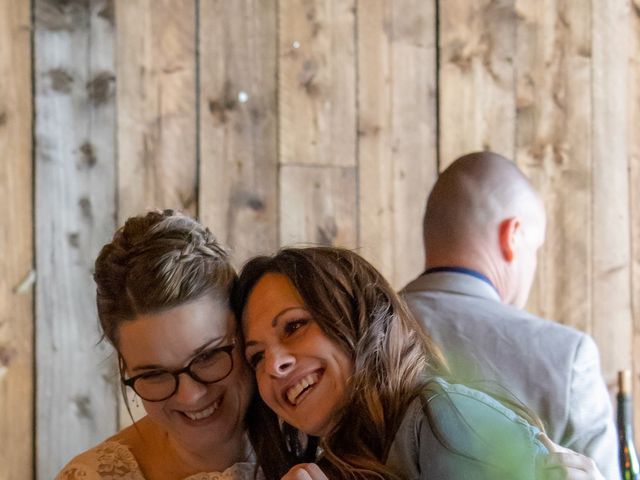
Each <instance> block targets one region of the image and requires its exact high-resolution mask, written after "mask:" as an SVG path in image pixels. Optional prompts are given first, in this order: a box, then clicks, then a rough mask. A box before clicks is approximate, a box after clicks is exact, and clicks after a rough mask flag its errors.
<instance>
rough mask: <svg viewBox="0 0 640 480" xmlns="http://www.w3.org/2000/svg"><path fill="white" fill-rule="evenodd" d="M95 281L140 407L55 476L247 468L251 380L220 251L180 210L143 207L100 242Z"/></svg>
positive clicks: (192, 478)
mask: <svg viewBox="0 0 640 480" xmlns="http://www.w3.org/2000/svg"><path fill="white" fill-rule="evenodd" d="M94 279H95V281H96V284H97V307H98V316H99V320H100V326H101V328H102V331H103V335H104V337H106V338H107V340H108V341H109V342H110V343H111V344H112V345H113V346H114V348H115V350H116V352H117V355H118V360H119V366H120V375H121V378H122V381H123V389H124V386H125V385H126V386H128V387H130V388H132V389H133V390H134V391H135V392H136V394H137V395H138V396H139V397H140V398H141V400H142V403H143V405H144V409H145V411H146V413H147V415H146V416H145V417H144V418H142V419H141V420H139V421H137V422H135V423H134V425H132V426H130V427H128V428H125V429H124V430H122V431H120V432H118V433H117V434H116V435H114V436H113V437H111V438H109V439H107V440H105V441H104V442H103V443H101V444H99V445H98V446H96V447H94V448H92V449H90V450H88V451H86V452H84V453H82V454H80V455H79V456H78V457H76V458H74V459H73V460H72V461H71V462H70V463H69V464H68V465H67V466H66V467H65V468H64V469H63V470H62V471H61V472H60V473H59V474H58V477H57V478H58V479H84V480H89V479H100V478H105V479H106V478H108V479H127V480H156V479H182V480H187V479H188V480H223V479H224V480H227V479H230V480H231V479H233V480H244V479H250V478H254V470H255V464H254V461H253V458H252V451H251V448H250V446H249V443H248V441H247V437H246V435H245V424H244V417H245V413H246V410H247V407H248V404H249V399H250V397H251V394H252V392H253V383H252V380H251V377H250V374H249V372H248V370H247V368H246V366H245V363H244V361H243V347H242V345H240V344H239V341H238V336H237V332H236V322H235V319H234V317H233V315H232V313H231V311H230V309H229V306H228V304H229V294H230V291H231V288H232V287H233V285H234V283H235V281H236V273H235V271H234V269H233V267H232V265H231V263H230V261H229V256H228V254H227V252H226V251H225V249H224V248H223V247H222V246H221V245H220V244H219V243H218V242H217V241H216V239H215V238H214V237H213V235H212V234H211V232H209V230H208V229H206V228H205V227H203V226H202V225H200V224H199V223H198V222H196V221H195V220H193V219H191V218H189V217H187V216H185V215H182V214H180V213H176V212H174V211H171V210H165V211H163V212H150V213H148V214H147V215H144V216H137V217H132V218H130V219H129V220H127V222H126V223H125V225H124V226H123V227H122V228H121V229H119V230H118V231H117V232H116V233H115V235H114V237H113V240H112V241H111V242H110V243H108V244H106V245H105V246H104V247H103V249H102V251H101V252H100V255H99V256H98V259H97V260H96V264H95V275H94ZM125 398H126V397H125Z"/></svg>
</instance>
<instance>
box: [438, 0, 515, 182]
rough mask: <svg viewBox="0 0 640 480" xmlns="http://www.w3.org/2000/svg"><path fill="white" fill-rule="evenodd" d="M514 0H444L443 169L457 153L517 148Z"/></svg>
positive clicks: (508, 154) (441, 72) (507, 151)
mask: <svg viewBox="0 0 640 480" xmlns="http://www.w3.org/2000/svg"><path fill="white" fill-rule="evenodd" d="M513 6H514V0H498V1H492V0H471V1H470V0H446V1H440V18H439V24H440V28H439V30H440V69H439V76H440V118H439V122H440V171H442V170H444V168H446V167H447V166H448V165H449V164H450V163H451V162H453V161H454V160H455V159H456V158H458V157H459V156H461V155H464V154H466V153H470V152H472V151H478V150H492V151H495V152H497V153H499V154H501V155H504V156H506V157H508V158H513V155H514V153H515V145H514V143H515V98H514V72H513V62H514V57H515V51H514V49H515V18H514V8H513Z"/></svg>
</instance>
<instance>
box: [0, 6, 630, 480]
mask: <svg viewBox="0 0 640 480" xmlns="http://www.w3.org/2000/svg"><path fill="white" fill-rule="evenodd" d="M408 13H409V14H408ZM30 32H31V35H32V40H33V51H31V42H30ZM639 48H640V1H638V0H498V1H490V0H446V1H438V0H304V1H303V0H238V1H235V0H234V1H224V0H153V1H152V0H65V1H61V0H31V2H28V1H26V0H24V1H19V2H15V1H13V0H0V152H1V153H2V154H3V155H2V157H3V158H2V159H1V160H0V200H2V201H3V202H4V205H5V212H6V214H4V215H2V216H1V217H0V249H2V251H3V252H6V251H8V252H10V254H9V255H3V256H0V267H1V268H2V272H3V276H2V279H0V438H1V439H2V445H3V446H4V445H8V448H7V447H5V448H3V449H1V450H0V478H1V479H5V478H6V479H12V480H13V479H20V480H22V479H25V478H35V477H37V478H41V479H47V478H53V476H54V475H55V473H56V471H57V470H58V469H59V468H60V467H61V466H62V465H63V464H64V463H65V462H66V461H67V460H69V458H70V457H71V456H72V455H74V454H75V453H78V452H79V451H81V450H83V449H85V448H87V447H89V446H91V445H93V444H95V443H96V442H98V441H99V440H101V439H102V438H104V437H106V436H108V435H110V434H111V433H113V432H114V431H115V430H116V429H118V428H120V427H121V426H122V425H125V424H126V423H128V421H129V420H128V419H127V414H126V413H125V411H124V409H123V408H122V402H121V401H120V400H119V399H118V393H117V389H116V372H115V369H114V362H113V355H112V354H111V350H110V349H109V348H108V347H107V346H106V345H102V344H100V345H98V346H96V342H97V340H98V337H99V333H98V330H97V322H96V315H95V307H94V294H93V287H92V281H91V271H92V265H93V260H94V258H95V256H96V255H97V253H98V250H99V248H100V246H101V245H102V244H103V243H104V242H105V241H107V240H108V239H109V237H110V235H111V233H112V232H113V229H114V228H115V227H116V225H120V224H121V223H122V222H124V220H125V219H126V218H127V217H128V216H129V215H131V214H134V213H136V212H140V211H143V210H145V209H147V208H152V207H173V208H180V209H182V210H185V211H187V212H189V213H191V214H194V215H197V216H199V217H200V218H201V219H202V221H203V222H204V223H205V224H207V225H209V226H210V227H211V229H212V230H213V231H214V232H215V233H216V235H217V236H218V237H219V238H220V239H221V240H222V241H224V242H226V243H228V244H229V245H230V246H231V247H232V248H233V250H234V253H235V258H236V263H237V265H238V266H240V265H241V264H242V262H243V261H244V260H246V259H247V258H249V257H250V256H252V255H254V254H257V253H265V252H271V251H273V250H274V249H275V248H277V247H278V246H279V245H282V244H290V243H295V242H305V243H333V244H338V245H342V246H346V247H351V248H357V249H359V251H360V252H361V253H362V254H363V255H365V256H366V257H367V258H369V259H370V260H371V261H372V262H373V263H374V264H375V265H377V266H378V267H379V268H380V269H381V270H382V271H383V272H384V273H385V274H386V275H387V276H388V277H389V278H390V279H391V281H392V283H393V284H394V285H395V286H397V287H398V288H400V287H401V286H402V285H404V284H405V283H406V282H407V281H409V280H410V279H411V278H413V277H414V276H415V275H416V274H418V273H419V272H420V270H421V269H422V264H423V253H422V240H421V231H420V230H421V216H422V212H423V208H424V202H425V199H426V196H427V193H428V190H429V188H430V187H431V185H432V184H433V182H434V181H435V179H436V177H437V174H438V172H439V171H442V169H443V168H445V167H446V166H447V165H448V164H449V163H451V161H453V160H454V159H455V158H456V157H457V156H459V155H461V154H463V153H466V152H469V151H472V150H479V149H492V150H495V151H497V152H499V153H502V154H504V155H507V156H508V157H510V158H513V159H514V160H515V161H516V162H517V163H518V164H519V165H520V166H521V167H522V168H523V169H524V170H525V171H526V172H527V174H528V175H529V176H530V177H531V178H532V180H533V182H534V183H535V184H536V186H537V187H538V188H539V189H540V191H541V193H542V195H543V197H544V199H545V202H546V206H547V210H548V215H549V227H548V233H547V243H546V245H545V247H544V248H543V250H542V252H541V255H540V259H539V263H540V265H539V271H538V275H537V278H536V282H535V285H534V291H533V293H532V295H531V298H530V302H529V308H530V310H532V311H533V312H535V313H538V314H541V315H543V316H546V317H548V318H552V319H555V320H557V321H559V322H562V323H566V324H568V325H572V326H575V327H577V328H579V329H582V330H585V331H587V332H589V333H591V334H592V335H593V336H594V338H595V339H596V341H597V343H598V345H599V346H600V350H601V355H602V365H603V369H604V373H605V377H606V380H607V382H608V383H609V385H610V386H611V387H612V388H613V382H614V377H615V371H616V370H617V369H619V368H623V367H629V366H631V365H632V364H633V366H634V367H635V368H636V372H637V371H640V361H639V360H637V359H638V358H640V355H638V349H639V348H640V335H638V333H637V332H638V331H640V316H639V315H640V307H639V305H640V267H639V265H640V234H639V232H640V208H639V207H638V205H639V204H640V203H639V202H640V193H639V187H638V185H639V183H638V182H639V181H640V140H639V139H638V137H639V136H638V135H637V134H636V133H635V132H636V131H637V129H638V127H637V125H638V123H639V121H640V113H639V112H640V87H639V86H638V85H639V83H638V82H639V81H640V63H639V61H638V58H640V51H639ZM32 82H33V94H34V95H33V96H32V90H31V85H32ZM32 105H33V112H32ZM32 178H35V182H34V181H33V180H32ZM32 205H34V206H35V208H34V207H32ZM34 280H35V295H33V296H32V287H33V283H34ZM34 358H35V365H34V362H33V359H34ZM636 378H637V377H636ZM637 383H638V382H636V384H637ZM636 388H637V386H636ZM36 392H37V393H36ZM637 393H638V395H637V398H638V399H640V391H637ZM638 405H640V403H638ZM136 414H139V412H137V413H136ZM638 417H640V415H637V416H636V418H637V419H638ZM639 428H640V423H639ZM7 439H8V440H7Z"/></svg>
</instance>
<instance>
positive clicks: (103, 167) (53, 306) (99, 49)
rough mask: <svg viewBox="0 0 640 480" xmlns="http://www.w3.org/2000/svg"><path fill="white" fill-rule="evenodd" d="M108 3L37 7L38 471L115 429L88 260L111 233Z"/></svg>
mask: <svg viewBox="0 0 640 480" xmlns="http://www.w3.org/2000/svg"><path fill="white" fill-rule="evenodd" d="M109 9H110V2H107V1H105V0H96V1H84V2H81V1H77V2H57V1H53V0H38V1H36V2H35V19H36V23H35V40H34V42H35V60H34V68H35V93H36V103H35V108H36V123H35V141H36V164H35V167H36V183H35V188H36V237H35V238H36V245H37V248H36V266H37V275H38V281H37V288H36V325H37V333H38V334H37V342H36V350H37V361H38V370H37V371H38V378H37V411H36V422H37V475H38V477H39V478H53V477H54V476H55V474H56V473H57V471H58V470H59V469H60V468H61V467H62V466H63V465H64V464H65V463H66V462H67V461H68V460H70V459H71V457H72V456H74V455H76V454H77V453H79V452H80V451H82V450H84V449H86V448H88V447H90V446H92V445H94V444H96V443H97V442H99V441H101V440H102V439H104V438H105V437H106V436H108V435H110V434H112V433H113V432H114V431H115V429H116V412H117V408H116V402H115V395H116V393H115V388H114V379H115V369H114V365H113V363H112V362H110V361H108V359H107V355H108V352H107V350H106V349H105V348H104V345H99V346H96V343H97V341H98V339H99V333H98V329H97V320H96V311H95V295H94V286H93V282H92V280H91V272H92V269H93V262H94V259H95V257H96V255H97V253H98V250H99V248H100V247H101V246H102V244H103V243H104V242H105V241H106V240H107V239H108V238H109V237H110V235H111V233H112V231H113V228H114V217H115V199H114V192H115V183H114V176H115V173H114V168H115V160H114V150H113V135H114V128H115V125H114V120H115V117H114V100H113V99H114V88H115V85H114V72H113V51H112V45H113V23H112V19H111V17H110V15H108V11H109Z"/></svg>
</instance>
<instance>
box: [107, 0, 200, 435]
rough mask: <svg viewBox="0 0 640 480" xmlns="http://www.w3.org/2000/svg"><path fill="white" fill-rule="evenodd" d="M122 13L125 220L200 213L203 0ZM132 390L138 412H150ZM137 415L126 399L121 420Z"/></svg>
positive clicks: (143, 5) (141, 4)
mask: <svg viewBox="0 0 640 480" xmlns="http://www.w3.org/2000/svg"><path fill="white" fill-rule="evenodd" d="M115 18H116V25H117V26H118V27H117V30H118V31H117V36H116V59H117V65H116V71H117V76H118V93H117V105H118V121H117V138H118V224H119V225H122V224H123V223H124V222H125V220H126V219H127V218H128V217H129V216H131V215H138V214H140V213H142V212H144V211H146V210H149V209H152V208H161V209H163V208H175V209H179V210H182V211H184V212H185V213H187V214H190V215H195V214H196V212H197V171H198V165H197V140H196V139H197V132H196V120H197V113H196V101H197V98H196V97H197V93H196V2H195V0H185V1H176V0H126V1H119V2H117V3H116V9H115ZM203 34H206V32H203ZM128 395H129V398H130V400H129V406H130V411H131V413H132V417H133V419H138V418H140V417H142V416H144V414H145V412H144V409H143V408H142V406H141V403H140V402H136V401H135V400H134V399H135V394H133V392H130V391H129V392H128ZM131 420H132V418H131V416H130V415H129V411H128V410H127V408H126V405H125V404H124V402H123V401H122V399H120V410H119V425H120V427H121V428H122V427H125V426H127V425H129V424H130V423H131Z"/></svg>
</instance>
